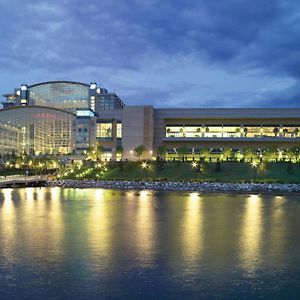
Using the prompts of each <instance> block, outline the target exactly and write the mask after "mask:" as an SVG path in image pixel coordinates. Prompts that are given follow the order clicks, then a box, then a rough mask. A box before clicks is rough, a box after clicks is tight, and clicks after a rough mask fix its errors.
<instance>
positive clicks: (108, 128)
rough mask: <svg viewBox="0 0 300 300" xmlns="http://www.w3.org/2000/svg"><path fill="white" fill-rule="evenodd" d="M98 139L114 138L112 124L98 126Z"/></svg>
mask: <svg viewBox="0 0 300 300" xmlns="http://www.w3.org/2000/svg"><path fill="white" fill-rule="evenodd" d="M97 138H106V139H111V138H112V123H98V124H97Z"/></svg>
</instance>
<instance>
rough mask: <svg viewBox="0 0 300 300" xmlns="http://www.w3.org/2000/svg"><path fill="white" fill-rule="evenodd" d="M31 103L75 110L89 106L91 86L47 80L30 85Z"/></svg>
mask: <svg viewBox="0 0 300 300" xmlns="http://www.w3.org/2000/svg"><path fill="white" fill-rule="evenodd" d="M28 98H29V99H28V101H29V105H40V106H49V107H56V108H60V109H63V110H67V111H72V112H75V111H76V108H88V98H89V86H88V85H85V84H81V83H75V82H74V83H72V82H46V83H42V84H37V85H33V86H31V87H28Z"/></svg>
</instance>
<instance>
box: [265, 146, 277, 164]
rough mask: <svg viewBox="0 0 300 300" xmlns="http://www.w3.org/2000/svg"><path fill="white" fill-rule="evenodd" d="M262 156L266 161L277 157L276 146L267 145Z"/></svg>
mask: <svg viewBox="0 0 300 300" xmlns="http://www.w3.org/2000/svg"><path fill="white" fill-rule="evenodd" d="M263 155H264V158H265V159H266V160H268V161H272V160H276V159H278V149H277V148H276V147H269V148H268V149H265V151H264V154H263Z"/></svg>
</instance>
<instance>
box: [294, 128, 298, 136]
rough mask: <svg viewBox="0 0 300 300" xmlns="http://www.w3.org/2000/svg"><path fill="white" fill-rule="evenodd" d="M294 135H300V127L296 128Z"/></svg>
mask: <svg viewBox="0 0 300 300" xmlns="http://www.w3.org/2000/svg"><path fill="white" fill-rule="evenodd" d="M294 135H295V137H297V136H298V135H299V128H295V130H294Z"/></svg>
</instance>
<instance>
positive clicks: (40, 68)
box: [0, 0, 300, 107]
mask: <svg viewBox="0 0 300 300" xmlns="http://www.w3.org/2000/svg"><path fill="white" fill-rule="evenodd" d="M0 11H1V19H0V42H1V43H0V44H1V47H0V93H1V94H5V93H7V92H12V91H13V89H14V88H15V87H18V86H20V84H21V83H27V84H29V85H30V84H33V83H37V82H41V81H50V80H71V81H80V82H85V83H90V82H91V81H96V82H97V83H98V84H99V85H101V86H103V87H105V88H107V89H108V90H109V91H115V92H116V93H117V94H118V95H119V96H120V97H121V98H122V99H123V100H124V101H125V103H126V104H127V105H137V104H141V105H142V104H151V105H154V106H155V107H300V101H299V100H300V84H299V83H300V82H299V81H300V2H299V0H295V1H289V0H251V1H249V0H223V1H220V0H198V1H196V0H194V1H191V0H185V1H180V0H173V1H170V0H161V1H159V0H100V1H96V0H90V1H83V0H59V1H42V0H40V1H24V0H23V1H21V0H10V1H8V0H0Z"/></svg>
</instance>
